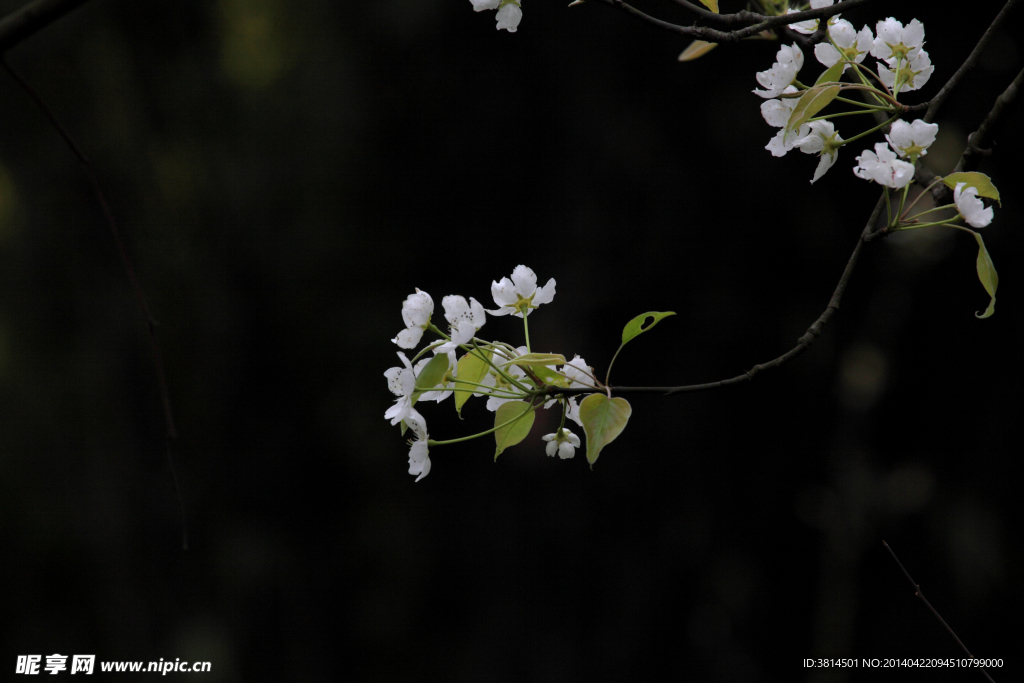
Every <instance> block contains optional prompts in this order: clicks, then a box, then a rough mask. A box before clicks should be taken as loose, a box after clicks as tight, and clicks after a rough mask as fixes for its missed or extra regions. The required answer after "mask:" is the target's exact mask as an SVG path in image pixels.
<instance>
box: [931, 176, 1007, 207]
mask: <svg viewBox="0 0 1024 683" xmlns="http://www.w3.org/2000/svg"><path fill="white" fill-rule="evenodd" d="M942 182H944V183H946V185H947V186H948V187H949V189H951V190H955V189H956V184H957V183H965V184H966V185H967V187H975V188H977V189H978V196H979V197H988V198H989V199H994V200H996V201H997V202H999V206H1002V205H1003V203H1002V202H1001V201H1000V200H999V190H997V189H996V186H995V185H993V184H992V179H991V178H989V177H988V176H987V175H985V174H984V173H950V174H949V175H948V176H946V177H945V178H943V179H942Z"/></svg>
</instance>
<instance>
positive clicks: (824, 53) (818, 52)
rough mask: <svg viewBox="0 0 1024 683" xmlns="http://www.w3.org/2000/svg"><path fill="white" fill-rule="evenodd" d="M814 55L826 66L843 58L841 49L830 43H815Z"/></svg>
mask: <svg viewBox="0 0 1024 683" xmlns="http://www.w3.org/2000/svg"><path fill="white" fill-rule="evenodd" d="M814 56H815V58H816V59H817V60H818V61H819V62H821V63H822V64H824V65H825V66H832V65H834V64H835V63H836V62H838V61H839V60H840V59H842V58H843V55H842V54H840V52H839V50H837V49H835V47H833V46H832V45H830V44H829V43H818V44H817V45H815V46H814Z"/></svg>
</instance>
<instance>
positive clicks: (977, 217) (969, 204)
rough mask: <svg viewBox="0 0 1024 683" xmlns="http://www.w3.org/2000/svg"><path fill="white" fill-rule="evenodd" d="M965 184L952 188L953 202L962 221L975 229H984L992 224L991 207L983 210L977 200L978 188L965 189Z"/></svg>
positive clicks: (983, 206)
mask: <svg viewBox="0 0 1024 683" xmlns="http://www.w3.org/2000/svg"><path fill="white" fill-rule="evenodd" d="M966 185H967V184H966V183H957V184H956V187H955V188H953V202H954V203H955V204H956V210H957V211H959V212H960V215H961V216H963V219H964V220H965V221H967V222H968V223H970V224H971V225H972V226H974V227H975V228H984V227H985V226H986V225H988V224H989V223H991V222H992V217H993V212H992V207H991V206H990V207H988V208H985V205H984V204H982V203H981V199H979V198H978V188H976V187H966Z"/></svg>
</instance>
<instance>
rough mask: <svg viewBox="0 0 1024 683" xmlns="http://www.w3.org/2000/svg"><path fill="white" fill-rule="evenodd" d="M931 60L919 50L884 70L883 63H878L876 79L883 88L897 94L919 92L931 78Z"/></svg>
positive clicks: (932, 69)
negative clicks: (882, 84)
mask: <svg viewBox="0 0 1024 683" xmlns="http://www.w3.org/2000/svg"><path fill="white" fill-rule="evenodd" d="M934 70H935V67H933V66H932V60H931V58H930V57H929V56H928V53H927V52H925V51H924V50H920V51H919V52H917V54H916V55H914V56H913V57H911V58H910V59H909V60H906V59H904V60H901V61H899V62H894V63H892V64H890V65H889V68H886V67H885V65H884V63H883V62H879V63H878V79H879V80H880V81H882V83H884V84H885V87H887V88H890V89H895V90H896V91H899V92H910V91H911V90H920V89H921V88H923V87H924V85H925V83H927V82H928V79H929V78H931V77H932V71H934Z"/></svg>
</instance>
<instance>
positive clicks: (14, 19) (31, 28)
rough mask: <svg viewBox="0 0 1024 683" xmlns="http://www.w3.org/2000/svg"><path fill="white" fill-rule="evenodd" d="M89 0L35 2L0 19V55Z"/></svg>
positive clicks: (40, 0) (42, 0)
mask: <svg viewBox="0 0 1024 683" xmlns="http://www.w3.org/2000/svg"><path fill="white" fill-rule="evenodd" d="M88 1H89V0H35V2H30V3H29V4H27V5H25V6H24V7H21V8H19V9H17V10H15V11H14V12H11V13H10V14H8V15H7V16H6V17H4V18H3V19H0V55H4V54H7V51H8V50H10V49H11V48H12V47H14V46H15V45H17V44H18V43H20V42H21V41H23V40H25V39H26V38H28V37H29V36H31V35H32V34H34V33H36V32H37V31H39V30H41V29H43V28H46V27H47V26H49V25H50V24H52V23H53V22H55V21H56V20H57V19H60V18H61V17H63V16H64V15H65V14H67V13H68V12H70V11H71V10H73V9H75V8H76V7H78V6H80V5H84V4H85V3H86V2H88Z"/></svg>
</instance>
